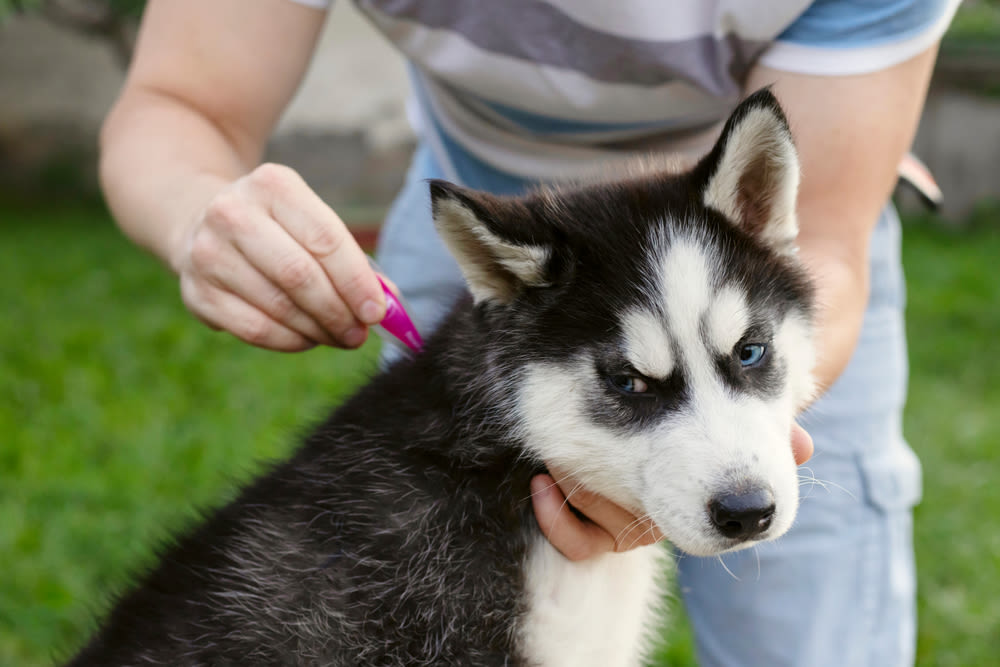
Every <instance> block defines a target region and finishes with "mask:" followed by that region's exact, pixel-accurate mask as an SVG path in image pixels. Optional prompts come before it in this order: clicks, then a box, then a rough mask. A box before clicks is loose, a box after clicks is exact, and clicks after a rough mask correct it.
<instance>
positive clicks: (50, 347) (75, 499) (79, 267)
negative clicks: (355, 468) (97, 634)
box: [0, 202, 1000, 667]
mask: <svg viewBox="0 0 1000 667" xmlns="http://www.w3.org/2000/svg"><path fill="white" fill-rule="evenodd" d="M981 217H982V218H983V220H982V221H981V222H980V224H978V225H975V226H973V227H972V228H970V229H967V230H964V231H962V232H956V231H951V230H947V229H942V228H939V227H936V226H933V225H931V224H928V223H926V222H924V223H920V224H914V225H910V226H909V227H908V228H907V230H906V236H905V238H906V241H905V255H906V261H907V266H908V276H909V282H910V300H909V304H910V306H909V315H908V317H909V329H910V337H911V343H910V345H911V348H910V349H911V359H912V367H913V377H912V386H911V401H910V405H909V408H908V410H907V422H906V426H907V433H908V437H909V440H910V442H911V443H912V444H913V446H914V448H916V449H917V451H918V452H919V454H920V455H921V457H922V458H923V461H924V466H925V470H926V475H925V478H926V479H925V499H924V503H923V504H922V505H921V506H920V507H919V508H918V510H917V526H916V531H917V536H916V540H917V550H918V559H919V568H920V600H919V603H920V636H919V660H920V664H921V665H928V666H930V665H933V666H935V667H936V666H938V665H940V666H949V665H956V666H957V665H962V666H963V667H964V666H969V665H973V666H975V665H990V664H994V663H995V660H996V656H997V655H998V654H1000V530H998V527H1000V526H998V517H1000V484H998V481H1000V464H998V460H1000V458H998V452H1000V416H998V415H997V414H996V409H997V406H1000V355H998V354H997V353H996V342H997V340H998V338H997V332H998V331H1000V280H998V279H997V268H996V267H997V263H996V262H997V259H996V258H998V257H1000V232H998V228H1000V218H998V217H997V216H996V214H995V212H994V213H993V214H989V213H986V214H983V215H982V216H981ZM0 295H2V297H0V298H2V303H3V311H2V318H0V378H2V381H0V665H18V666H22V665H23V666H25V667H34V666H36V665H47V664H50V662H51V658H52V656H54V655H59V654H61V652H62V651H65V650H67V649H69V648H71V647H73V646H75V645H76V644H78V643H79V642H80V641H82V639H83V637H84V636H85V634H86V633H87V631H88V630H89V629H90V628H91V627H92V625H91V624H92V620H91V619H92V612H93V611H94V610H95V608H97V609H99V608H100V604H99V603H98V602H96V601H98V600H100V595H101V594H102V593H103V592H105V591H107V590H109V589H110V588H113V587H114V586H115V585H116V584H118V583H121V582H122V581H124V580H125V575H126V572H127V571H128V570H131V569H134V568H135V567H136V566H137V565H139V564H142V563H144V562H146V560H147V559H148V546H149V545H150V543H151V542H152V541H154V540H155V539H156V538H158V537H160V536H162V535H164V534H165V533H166V532H167V531H169V530H170V529H172V528H175V527H177V526H179V525H182V524H183V523H184V522H185V521H186V520H188V519H190V518H191V516H192V515H193V514H192V510H191V508H192V507H194V506H198V505H201V506H204V505H206V504H212V503H217V502H219V501H221V500H222V499H224V498H226V497H227V496H228V495H229V494H230V493H231V492H232V489H233V487H234V480H240V479H245V478H246V477H247V476H248V475H249V474H251V473H252V471H253V470H254V467H255V465H254V462H255V461H260V460H263V459H268V458H272V457H276V456H280V455H281V454H282V453H283V452H285V451H287V448H288V446H289V445H290V444H291V443H292V442H293V441H294V435H295V433H296V432H298V431H299V430H300V429H301V428H302V427H304V426H305V425H307V424H308V423H309V422H311V421H313V420H315V419H317V418H318V417H319V416H321V415H322V413H323V411H324V410H325V409H326V408H327V407H328V406H329V405H330V404H331V403H333V402H334V401H335V400H336V399H337V397H339V396H342V395H343V394H344V392H345V391H347V390H348V389H349V388H350V387H351V386H354V385H355V384H356V383H357V382H359V381H361V379H362V378H363V377H365V375H366V374H367V373H369V372H370V371H371V369H372V368H373V357H374V352H375V350H374V347H372V346H369V347H367V348H366V349H365V351H363V352H361V353H345V352H337V351H331V350H327V349H322V350H314V351H312V352H308V353H306V354H302V355H279V354H274V353H268V352H263V351H259V350H255V349H252V348H250V347H248V346H246V345H243V344H241V343H239V342H237V341H235V340H232V339H230V338H228V337H226V336H225V335H223V334H218V333H213V332H211V331H209V330H207V329H206V328H205V327H203V326H201V325H200V324H198V323H197V322H195V321H194V320H193V319H192V318H190V317H189V316H188V315H187V314H186V313H185V311H184V309H183V307H182V306H181V304H180V302H179V299H178V296H177V288H176V285H175V283H174V281H173V280H172V279H171V278H170V276H169V275H167V273H166V272H165V271H163V270H162V269H161V268H160V267H159V266H157V265H156V264H155V263H154V262H153V261H152V260H150V259H149V258H148V257H146V256H145V255H143V254H142V253H140V252H139V251H138V250H135V249H134V248H133V247H132V246H130V245H129V244H128V243H127V242H126V241H125V240H123V239H122V238H121V237H120V236H119V235H118V232H117V231H116V230H115V229H114V228H113V226H112V225H111V223H110V222H109V220H108V218H107V216H106V214H105V213H103V211H102V210H100V209H99V208H97V207H94V206H88V205H60V204H57V203H56V204H52V203H49V204H38V203H36V204H33V205H29V204H25V203H21V204H14V203H10V202H6V203H4V202H0ZM683 623H684V621H683V618H682V617H681V619H680V629H675V630H674V631H672V633H671V646H670V648H669V649H666V650H665V651H664V652H663V654H662V656H661V657H662V659H663V662H664V664H675V665H690V664H693V662H692V658H691V646H690V640H689V639H688V637H687V634H686V631H685V629H684V624H683Z"/></svg>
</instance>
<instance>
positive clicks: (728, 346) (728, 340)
mask: <svg viewBox="0 0 1000 667" xmlns="http://www.w3.org/2000/svg"><path fill="white" fill-rule="evenodd" d="M749 324H750V314H749V313H748V312H747V300H746V297H745V296H744V295H743V294H741V293H740V292H739V291H738V290H736V288H734V287H731V286H726V287H723V288H722V289H721V290H719V293H718V294H716V295H715V299H714V300H713V302H712V305H711V307H710V308H709V309H708V316H707V317H706V328H707V333H708V341H709V343H710V344H711V345H712V347H713V349H714V351H715V352H718V353H719V354H728V353H729V352H731V351H732V349H733V347H735V346H736V343H738V342H739V341H740V339H741V338H742V337H743V334H744V333H745V332H746V330H747V326H749Z"/></svg>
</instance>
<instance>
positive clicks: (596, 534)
mask: <svg viewBox="0 0 1000 667" xmlns="http://www.w3.org/2000/svg"><path fill="white" fill-rule="evenodd" d="M531 502H532V505H533V507H534V510H535V520H536V521H538V527H539V528H540V529H541V531H542V534H543V535H545V537H546V538H547V539H548V540H549V542H551V543H552V546H554V547H555V548H556V549H558V550H559V552H560V553H561V554H562V555H563V556H566V558H568V559H570V560H574V561H578V560H586V559H587V558H591V557H593V556H596V555H598V554H602V553H605V552H608V551H612V550H613V549H614V546H615V542H614V538H612V537H611V535H609V534H608V533H607V531H605V530H604V529H603V528H601V527H600V526H598V525H597V524H595V523H591V522H589V521H583V520H582V519H580V518H579V517H578V516H577V515H576V514H574V513H573V510H572V509H570V507H569V505H568V504H567V503H566V497H565V496H564V495H563V493H562V491H561V490H560V489H559V486H558V485H557V484H556V481H555V480H554V479H553V478H552V477H550V476H549V475H536V476H535V477H533V478H532V480H531Z"/></svg>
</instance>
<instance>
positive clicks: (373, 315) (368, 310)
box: [359, 299, 385, 324]
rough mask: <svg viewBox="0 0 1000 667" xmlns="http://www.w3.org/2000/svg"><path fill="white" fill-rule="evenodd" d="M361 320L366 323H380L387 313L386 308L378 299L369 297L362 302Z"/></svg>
mask: <svg viewBox="0 0 1000 667" xmlns="http://www.w3.org/2000/svg"><path fill="white" fill-rule="evenodd" d="M359 315H361V321H363V322H364V323H365V324H378V323H379V322H380V321H381V320H382V317H383V316H384V315H385V309H384V308H382V306H380V305H379V304H378V303H377V302H376V301H373V300H371V299H369V300H368V301H365V302H364V303H363V304H361V312H360V313H359Z"/></svg>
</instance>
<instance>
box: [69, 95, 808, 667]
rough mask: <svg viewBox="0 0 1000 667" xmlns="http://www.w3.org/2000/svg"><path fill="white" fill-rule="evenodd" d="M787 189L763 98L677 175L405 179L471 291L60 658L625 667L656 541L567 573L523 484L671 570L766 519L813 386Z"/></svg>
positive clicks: (743, 536)
mask: <svg viewBox="0 0 1000 667" xmlns="http://www.w3.org/2000/svg"><path fill="white" fill-rule="evenodd" d="M797 186H798V160H797V157H796V152H795V148H794V146H793V144H792V139H791V135H790V133H789V130H788V125H787V123H786V121H785V118H784V116H783V114H782V112H781V109H780V108H779V106H778V104H777V102H776V101H775V99H774V97H773V96H772V95H771V94H770V93H769V92H767V91H766V90H765V91H761V92H758V93H756V94H754V95H753V96H751V97H749V98H748V99H747V100H746V101H744V102H743V103H742V104H741V105H740V106H739V107H738V108H737V109H736V111H735V112H734V114H733V115H732V117H731V118H730V119H729V120H728V122H727V123H726V125H725V127H724V129H723V132H722V135H721V138H720V139H719V141H718V143H717V144H716V146H715V147H714V148H713V150H712V151H711V152H710V153H709V154H708V155H707V156H706V157H704V158H703V159H702V160H701V161H700V162H699V163H698V164H697V165H696V166H695V167H694V168H693V169H692V170H690V171H687V172H684V173H669V172H664V171H657V170H650V169H640V170H638V171H636V172H635V173H631V174H629V175H627V176H626V177H624V178H623V179H622V180H618V181H615V182H603V183H597V184H589V185H582V186H577V187H566V188H559V189H552V190H539V191H537V192H535V193H533V194H529V195H527V196H525V197H520V198H502V197H495V196H491V195H487V194H483V193H480V192H473V191H470V190H466V189H463V188H460V187H457V186H455V185H451V184H448V183H445V182H440V181H435V182H432V183H431V184H430V188H431V195H432V203H433V215H434V219H435V222H436V225H437V227H438V229H439V230H440V233H441V235H442V237H443V238H444V239H445V241H446V243H447V244H448V246H449V248H450V250H451V251H452V253H453V254H454V255H455V257H456V258H457V260H458V263H459V264H460V266H461V269H462V271H463V273H464V276H465V278H466V280H467V282H468V286H469V291H470V293H471V298H468V299H466V300H465V301H464V302H462V303H460V304H458V305H457V307H456V308H455V309H454V310H453V312H452V313H451V314H450V316H449V317H448V318H447V319H446V321H445V322H444V323H443V324H442V325H441V326H440V327H439V329H438V330H437V332H436V333H435V334H434V335H433V336H432V337H431V338H430V339H429V340H428V341H427V344H426V347H425V348H424V350H423V351H422V352H421V353H420V354H418V355H416V356H414V357H413V358H410V359H404V360H402V361H400V362H398V363H396V364H395V365H393V366H392V367H391V368H389V369H388V370H387V371H386V372H384V373H382V374H380V375H379V376H377V377H376V378H375V379H374V380H373V381H372V382H371V383H370V384H368V385H367V386H365V387H364V388H362V389H361V390H360V391H359V392H358V393H357V394H356V395H355V396H354V397H353V398H352V399H350V400H348V401H347V402H346V403H345V404H344V405H342V406H341V407H340V408H339V409H338V410H336V411H335V412H334V413H333V415H332V416H331V417H330V418H329V419H328V420H327V421H326V422H325V423H323V424H322V425H321V426H319V427H318V428H317V429H316V430H315V432H314V433H313V434H312V435H311V436H309V437H308V438H306V440H305V442H304V443H303V444H302V446H301V448H300V449H299V450H298V451H297V453H296V454H295V455H294V456H293V457H292V458H291V460H289V461H287V462H286V463H284V464H282V465H279V466H277V467H275V468H274V469H273V470H271V471H270V472H269V473H268V474H266V475H265V476H263V477H262V478H260V479H258V480H257V481H256V482H255V483H253V484H251V485H250V486H249V487H248V488H246V489H245V490H244V491H243V492H242V494H241V495H240V496H239V497H238V498H237V499H236V500H235V501H233V502H232V503H230V504H229V505H228V506H226V507H224V508H222V509H221V510H219V511H217V512H216V513H215V514H214V515H213V516H211V517H210V518H209V519H208V520H207V521H205V522H204V523H203V524H202V525H201V526H200V527H197V528H196V529H195V530H193V531H192V532H191V533H190V534H188V535H186V536H184V537H182V538H179V539H178V541H177V542H176V543H175V544H173V545H171V546H169V547H167V548H166V549H165V550H163V552H162V554H161V557H160V561H159V565H157V566H156V567H155V568H154V569H153V570H152V571H151V572H150V573H148V574H147V575H145V576H144V577H143V578H142V580H141V582H140V583H139V585H138V586H137V587H136V588H134V589H133V590H131V591H130V592H127V593H126V594H125V595H124V596H122V597H121V599H120V600H119V602H118V604H117V606H116V607H114V609H113V610H112V611H111V613H110V615H109V616H108V618H107V619H106V620H105V622H104V624H103V627H102V628H101V630H100V631H99V632H98V633H97V635H96V636H95V637H94V638H93V639H92V640H91V641H90V643H89V644H88V645H87V646H86V647H85V648H84V649H83V650H82V652H81V653H79V655H78V656H77V657H76V658H75V659H74V660H73V661H72V663H71V664H72V665H76V666H82V665H95V666H97V665H99V666H101V667H110V666H114V665H188V666H194V665H343V666H347V665H401V666H403V665H405V666H407V667H415V666H418V665H542V666H545V667H548V666H551V665H572V666H574V667H579V666H581V665H595V666H600V667H607V666H609V665H637V664H639V663H640V662H641V660H642V656H643V651H644V646H645V642H646V635H647V632H648V630H650V628H651V627H652V626H653V624H654V623H655V622H656V610H657V607H658V605H659V602H660V598H661V595H660V591H659V589H658V586H657V581H658V579H659V577H660V575H661V573H662V572H663V567H664V563H663V562H662V557H661V554H662V553H663V550H662V549H661V548H659V547H655V546H653V547H641V548H637V549H634V550H632V551H628V552H626V553H609V554H606V555H604V556H601V557H597V558H594V559H591V560H588V561H586V562H570V561H568V560H567V559H565V558H564V557H562V556H561V555H560V554H559V553H558V552H557V551H556V550H555V549H554V548H553V547H552V546H551V545H550V544H549V542H548V541H547V540H546V539H545V538H544V537H543V536H542V534H541V531H540V530H539V527H538V525H537V523H536V521H535V518H534V515H533V512H532V505H531V499H530V491H529V480H530V479H531V478H532V476H534V475H536V474H537V473H539V472H541V471H542V470H544V464H545V463H548V464H551V465H554V466H558V467H560V468H562V469H565V470H569V471H572V473H573V474H574V475H575V476H576V477H577V478H578V479H579V480H580V481H581V482H582V483H583V484H584V485H585V486H586V487H587V488H589V489H591V490H593V491H596V492H598V493H601V494H603V495H605V496H607V497H608V498H610V499H612V500H614V501H615V502H617V503H618V504H620V505H622V506H624V507H627V508H630V509H631V510H633V511H634V512H635V513H636V514H638V515H641V516H644V517H649V518H651V519H652V520H653V521H654V522H655V523H656V525H657V526H658V527H659V528H660V529H661V530H662V531H663V533H664V534H665V535H666V536H667V537H668V539H669V540H670V541H671V542H672V543H673V544H674V545H675V546H676V547H677V548H679V549H681V550H683V551H685V552H687V553H691V554H697V555H714V554H720V553H723V552H725V551H729V550H733V549H739V548H743V547H747V546H749V545H752V544H755V543H757V542H759V541H761V540H769V539H772V538H775V537H778V536H779V535H781V534H782V533H784V532H785V531H786V530H787V529H788V527H789V526H790V525H791V523H792V520H793V518H794V517H795V513H796V509H797V506H798V484H797V474H796V466H795V461H794V460H793V455H792V450H791V446H790V443H789V438H790V436H789V434H790V431H791V426H792V419H793V417H794V416H795V414H796V411H797V409H798V408H799V407H800V406H802V405H803V403H804V402H805V401H806V400H807V399H808V397H809V396H810V394H811V392H812V387H813V383H812V379H811V374H810V371H811V368H812V365H813V347H812V341H811V325H810V323H811V317H812V310H813V305H812V292H811V289H810V286H809V283H808V281H807V279H806V276H805V274H804V272H803V270H802V268H801V267H800V266H799V264H798V262H797V260H796V256H795V238H796V232H797V226H796V217H795V199H796V189H797Z"/></svg>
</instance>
